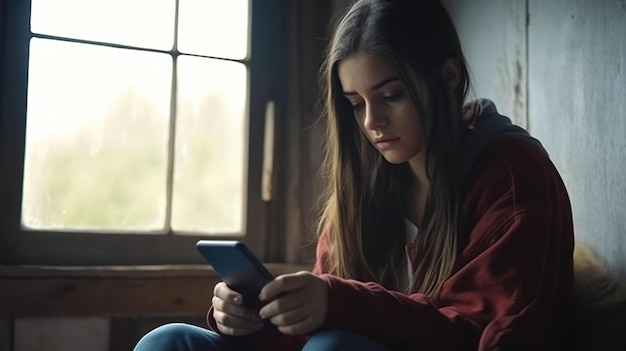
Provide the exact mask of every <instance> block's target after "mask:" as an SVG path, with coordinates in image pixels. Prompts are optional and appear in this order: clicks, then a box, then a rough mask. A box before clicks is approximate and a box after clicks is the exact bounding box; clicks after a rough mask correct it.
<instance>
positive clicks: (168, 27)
mask: <svg viewBox="0 0 626 351" xmlns="http://www.w3.org/2000/svg"><path fill="white" fill-rule="evenodd" d="M32 4H33V5H32V14H31V30H32V32H33V33H40V34H48V35H56V36H61V37H68V38H75V39H84V40H93V41H101V42H107V43H114V44H122V45H133V46H140V47H147V48H153V49H162V50H170V49H171V48H172V45H173V43H174V11H175V0H89V1H87V0H32Z"/></svg>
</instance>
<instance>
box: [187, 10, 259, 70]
mask: <svg viewBox="0 0 626 351" xmlns="http://www.w3.org/2000/svg"><path fill="white" fill-rule="evenodd" d="M179 19H180V20H179V22H178V50H180V51H181V52H185V53H192V54H200V55H207V56H214V57H225V58H232V59H245V58H246V57H247V56H248V19H249V16H248V0H228V1H223V0H180V7H179Z"/></svg>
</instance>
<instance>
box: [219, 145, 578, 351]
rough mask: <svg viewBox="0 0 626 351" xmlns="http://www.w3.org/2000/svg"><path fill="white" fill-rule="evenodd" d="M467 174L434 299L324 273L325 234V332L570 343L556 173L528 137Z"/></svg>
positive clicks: (532, 346) (436, 341) (421, 343)
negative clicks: (452, 244) (452, 250)
mask: <svg viewBox="0 0 626 351" xmlns="http://www.w3.org/2000/svg"><path fill="white" fill-rule="evenodd" d="M466 179H467V182H466V194H465V196H464V201H463V206H462V210H461V220H460V233H461V235H462V239H464V240H463V241H464V246H463V249H462V250H461V252H460V253H459V256H458V260H457V262H458V263H457V268H456V270H455V273H453V274H452V275H451V276H450V277H449V278H448V279H447V281H446V282H445V284H444V286H443V288H442V289H441V291H440V293H438V294H437V295H436V296H434V297H432V298H429V297H427V296H425V295H423V294H412V295H406V294H404V293H400V292H394V291H389V290H386V289H384V288H383V287H381V286H380V285H378V284H376V283H363V282H359V281H355V280H346V279H341V278H338V277H336V276H332V275H329V274H326V267H327V263H328V259H329V258H328V239H327V235H328V233H322V234H321V236H320V240H319V242H318V246H317V261H316V264H315V268H314V273H316V274H319V275H321V276H322V277H323V278H324V279H325V280H326V281H327V282H328V284H329V287H330V288H329V289H330V290H329V302H328V303H329V305H328V314H327V317H326V322H325V324H324V326H323V327H324V328H331V329H347V330H352V331H355V332H358V333H361V334H362V335H365V336H368V337H370V338H372V339H375V340H378V341H380V342H382V343H384V344H386V345H388V346H389V347H390V349H392V350H394V351H401V350H426V351H427V350H437V351H452V350H459V351H461V350H481V351H486V350H506V351H516V350H520V351H522V350H524V351H529V350H533V351H535V350H537V351H540V350H571V349H573V342H574V339H573V288H574V281H573V265H572V254H573V246H574V235H573V227H572V215H571V208H570V203H569V199H568V195H567V192H566V190H565V186H564V185H563V182H562V180H561V178H560V176H559V174H558V172H557V170H556V169H555V167H554V166H553V164H552V163H551V161H550V160H549V158H548V156H547V155H546V154H545V152H544V151H543V149H541V148H540V147H538V146H537V145H535V144H534V143H530V142H528V141H525V140H519V139H515V138H513V139H502V140H498V141H495V142H493V143H491V144H490V145H489V146H488V147H486V148H485V149H484V150H482V151H481V152H480V156H479V157H478V158H477V159H476V160H475V162H473V166H472V170H471V171H470V172H469V173H468V175H467V178H466ZM416 256H417V257H419V253H416ZM209 323H210V324H211V326H212V327H213V329H214V330H216V328H215V321H214V320H213V319H212V318H209ZM239 340H241V342H243V343H245V344H247V345H248V346H253V347H254V349H258V350H285V351H290V350H294V351H295V350H299V349H300V347H301V346H302V345H303V343H304V342H305V340H306V337H298V336H286V335H282V334H279V333H278V332H275V331H269V332H262V333H259V334H256V335H251V336H248V337H243V338H240V339H239Z"/></svg>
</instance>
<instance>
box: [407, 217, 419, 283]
mask: <svg viewBox="0 0 626 351" xmlns="http://www.w3.org/2000/svg"><path fill="white" fill-rule="evenodd" d="M404 227H405V235H406V244H407V245H409V244H411V243H414V242H415V240H417V232H418V231H419V228H418V227H417V226H416V225H415V224H413V222H411V221H409V220H408V219H406V218H405V219H404ZM404 251H405V253H406V275H405V276H406V278H407V280H406V282H405V284H404V286H405V287H407V288H408V287H409V286H410V285H411V284H412V283H413V264H412V262H411V256H410V255H409V251H408V250H407V246H405V247H404Z"/></svg>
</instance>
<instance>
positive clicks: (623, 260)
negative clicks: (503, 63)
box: [529, 0, 626, 279]
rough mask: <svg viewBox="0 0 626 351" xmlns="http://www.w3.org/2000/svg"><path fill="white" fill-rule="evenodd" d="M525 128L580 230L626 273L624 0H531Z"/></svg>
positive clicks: (580, 235)
mask: <svg viewBox="0 0 626 351" xmlns="http://www.w3.org/2000/svg"><path fill="white" fill-rule="evenodd" d="M529 12H530V24H529V64H530V66H529V68H530V71H529V77H530V80H529V92H530V95H529V107H530V110H529V111H530V113H529V115H530V129H531V131H532V132H533V133H534V134H535V135H536V136H538V137H539V138H540V139H541V140H542V142H543V143H544V145H545V146H546V148H547V150H548V151H549V152H550V154H551V156H552V159H553V160H554V161H555V163H556V165H557V166H558V168H559V169H560V171H561V172H562V174H563V178H564V180H565V183H566V185H567V187H568V190H569V193H570V197H571V201H572V206H573V212H574V223H575V230H576V234H577V237H578V238H579V239H580V240H582V241H584V242H585V243H587V244H588V245H589V246H591V248H592V249H593V250H594V251H595V252H596V253H598V254H599V256H600V258H601V259H602V260H603V261H604V262H605V263H606V264H608V266H609V268H610V269H611V271H613V272H615V273H617V274H619V275H620V276H621V277H623V278H625V279H626V1H623V0H603V1H588V0H569V1H542V0H529Z"/></svg>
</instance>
